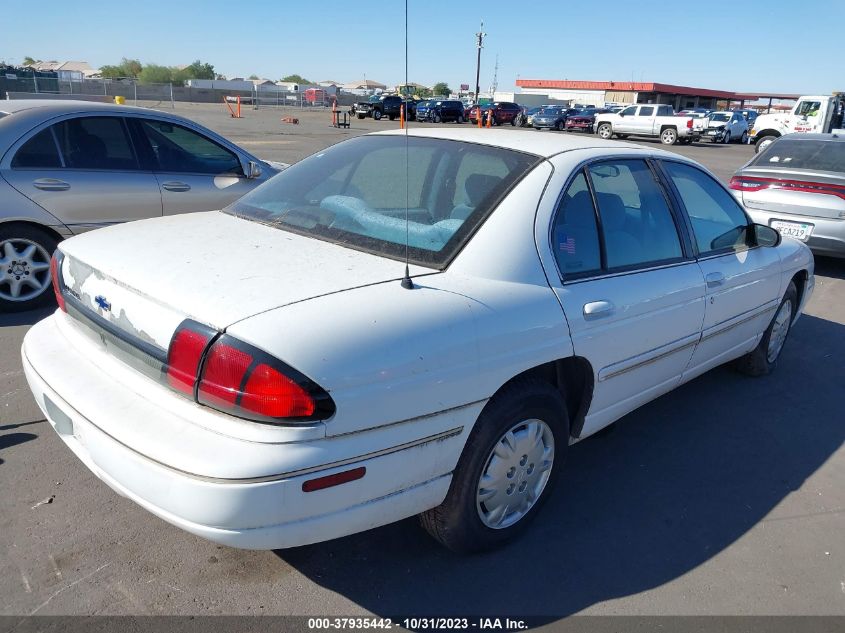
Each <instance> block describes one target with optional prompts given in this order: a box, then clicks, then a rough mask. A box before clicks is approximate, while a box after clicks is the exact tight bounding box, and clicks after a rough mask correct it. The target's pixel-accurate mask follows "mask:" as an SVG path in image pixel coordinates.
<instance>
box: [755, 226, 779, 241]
mask: <svg viewBox="0 0 845 633" xmlns="http://www.w3.org/2000/svg"><path fill="white" fill-rule="evenodd" d="M781 239H782V238H781V234H780V233H779V232H778V231H776V230H774V229H773V228H772V227H770V226H766V225H765V224H755V225H754V241H755V243H756V244H757V246H777V245H779V244H780V242H781Z"/></svg>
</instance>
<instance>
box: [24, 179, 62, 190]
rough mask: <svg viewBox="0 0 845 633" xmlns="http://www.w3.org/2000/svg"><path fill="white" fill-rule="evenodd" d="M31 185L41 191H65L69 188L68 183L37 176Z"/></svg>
mask: <svg viewBox="0 0 845 633" xmlns="http://www.w3.org/2000/svg"><path fill="white" fill-rule="evenodd" d="M32 186H33V187H35V188H36V189H41V190H42V191H67V190H68V189H70V184H68V183H66V182H65V181H64V180H56V179H55V178H39V179H38V180H36V181H34V182H33V183H32Z"/></svg>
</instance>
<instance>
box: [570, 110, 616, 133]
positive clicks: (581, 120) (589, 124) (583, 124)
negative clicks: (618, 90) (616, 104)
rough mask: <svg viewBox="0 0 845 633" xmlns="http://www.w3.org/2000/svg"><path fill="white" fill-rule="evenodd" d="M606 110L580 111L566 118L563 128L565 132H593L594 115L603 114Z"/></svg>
mask: <svg viewBox="0 0 845 633" xmlns="http://www.w3.org/2000/svg"><path fill="white" fill-rule="evenodd" d="M606 112H608V110H605V109H602V110H581V111H580V112H576V113H574V114H570V115H569V116H568V117H566V123H565V125H564V127H565V128H566V130H567V131H572V132H576V131H580V132H593V129H594V126H595V122H596V115H597V114H605V113H606Z"/></svg>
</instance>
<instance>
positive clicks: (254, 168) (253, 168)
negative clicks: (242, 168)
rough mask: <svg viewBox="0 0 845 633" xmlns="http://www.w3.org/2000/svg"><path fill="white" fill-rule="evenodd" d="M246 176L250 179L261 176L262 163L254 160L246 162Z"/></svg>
mask: <svg viewBox="0 0 845 633" xmlns="http://www.w3.org/2000/svg"><path fill="white" fill-rule="evenodd" d="M246 177H247V178H249V179H250V180H252V179H254V178H261V165H259V164H258V163H257V162H255V161H254V160H251V161H249V162H248V163H247V164H246Z"/></svg>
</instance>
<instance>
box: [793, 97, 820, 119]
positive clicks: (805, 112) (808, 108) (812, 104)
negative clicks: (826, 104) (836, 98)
mask: <svg viewBox="0 0 845 633" xmlns="http://www.w3.org/2000/svg"><path fill="white" fill-rule="evenodd" d="M821 106H822V104H821V102H820V101H802V102H801V103H799V104H798V108H797V109H796V110H795V114H797V115H798V116H816V115H817V114H818V113H819V108H820V107H821Z"/></svg>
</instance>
